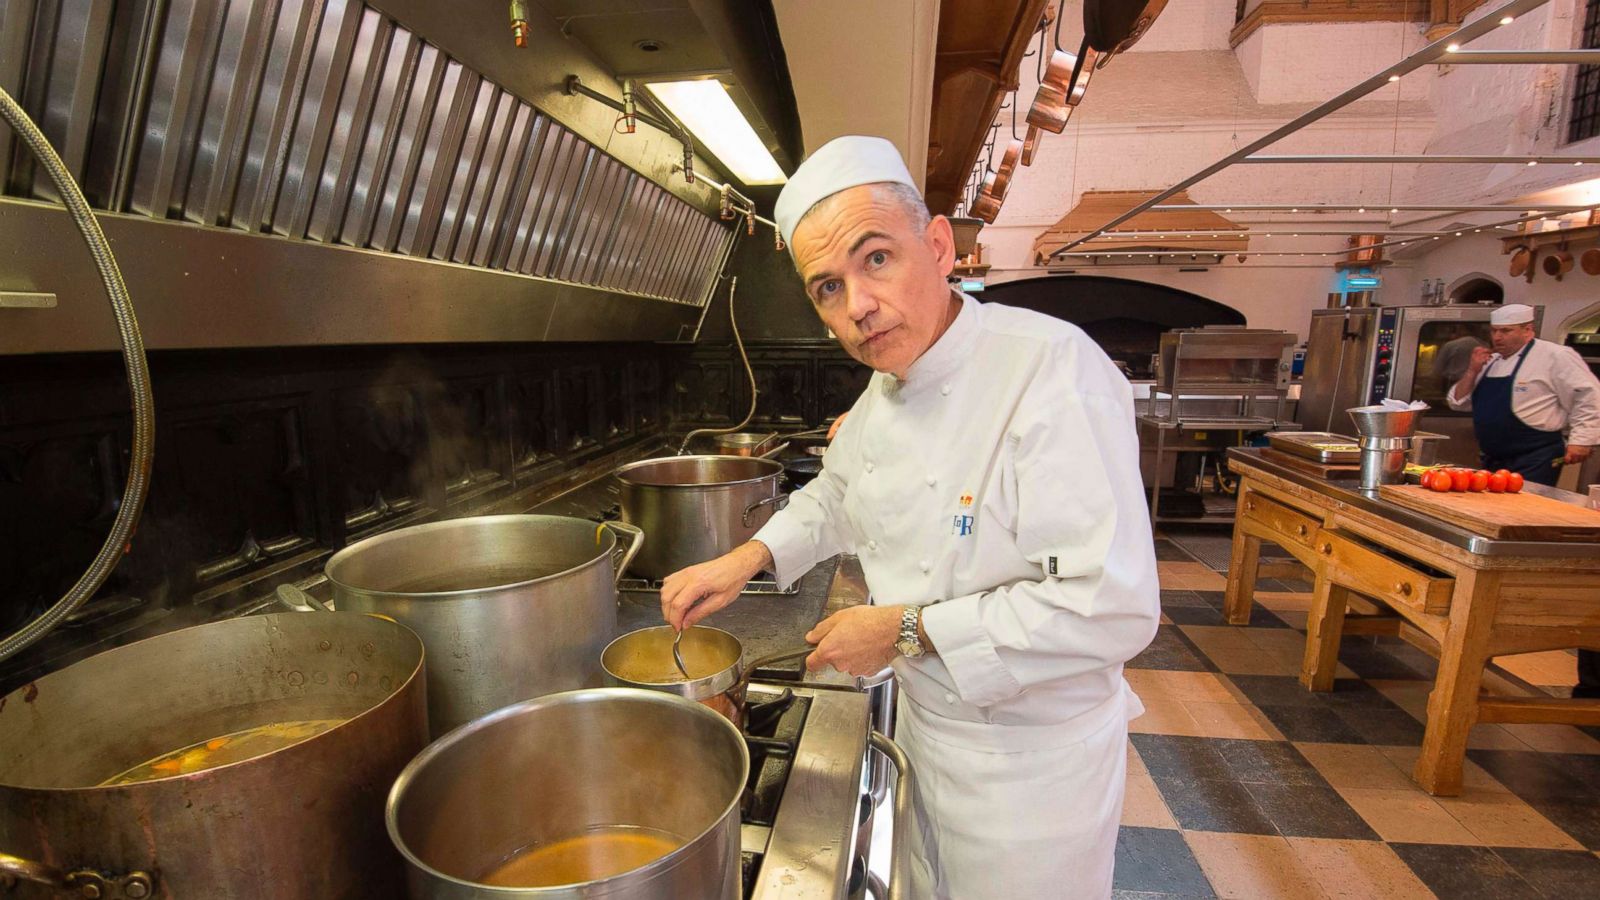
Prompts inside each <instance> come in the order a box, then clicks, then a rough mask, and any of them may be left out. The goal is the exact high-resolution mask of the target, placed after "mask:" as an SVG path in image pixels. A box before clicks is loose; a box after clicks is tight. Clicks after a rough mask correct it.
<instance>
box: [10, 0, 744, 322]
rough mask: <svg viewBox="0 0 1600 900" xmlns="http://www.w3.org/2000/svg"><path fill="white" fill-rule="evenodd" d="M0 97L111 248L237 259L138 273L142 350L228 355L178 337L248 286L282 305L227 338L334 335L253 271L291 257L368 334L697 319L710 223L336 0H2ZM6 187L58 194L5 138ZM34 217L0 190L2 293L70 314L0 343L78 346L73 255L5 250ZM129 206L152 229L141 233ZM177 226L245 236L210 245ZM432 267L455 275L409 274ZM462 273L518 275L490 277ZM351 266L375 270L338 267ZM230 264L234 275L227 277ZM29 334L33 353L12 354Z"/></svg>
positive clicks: (361, 8) (711, 263) (491, 87)
mask: <svg viewBox="0 0 1600 900" xmlns="http://www.w3.org/2000/svg"><path fill="white" fill-rule="evenodd" d="M505 39H506V40H509V37H507V38H505ZM0 86H3V87H5V88H6V89H7V90H8V91H11V92H12V93H13V94H14V95H15V96H17V97H18V98H19V99H21V100H22V102H23V103H24V105H25V106H26V107H27V108H28V109H29V111H30V113H32V114H33V115H34V116H35V117H36V118H37V119H38V121H39V122H40V124H41V126H42V127H43V129H44V131H45V133H46V135H47V136H48V137H50V139H51V140H52V142H53V143H54V144H55V145H56V146H57V147H58V148H59V150H60V151H61V153H62V155H63V157H64V159H65V160H66V162H67V164H68V166H69V167H70V168H71V169H72V170H73V172H74V174H75V175H76V176H77V177H78V178H79V180H80V181H81V182H82V183H83V184H84V186H85V189H86V193H87V194H88V195H89V197H90V199H91V202H93V203H94V204H95V205H96V206H97V207H100V208H102V209H106V210H108V211H110V212H115V213H123V214H126V215H124V216H119V217H117V225H116V227H115V230H116V231H117V232H118V233H120V234H123V235H125V236H126V237H125V240H124V242H123V244H122V246H120V247H119V248H118V249H119V250H126V249H130V248H137V249H138V251H139V252H154V253H166V254H171V255H174V256H176V257H180V258H182V257H189V258H190V259H191V260H192V259H193V257H195V256H196V255H201V254H212V253H220V252H223V251H222V250H221V249H219V248H222V247H226V248H227V252H230V253H232V254H234V258H233V262H234V263H235V264H234V265H231V266H217V265H204V264H202V265H200V266H198V267H199V268H202V269H206V270H208V271H210V272H211V273H212V274H214V275H215V276H216V277H219V278H221V279H223V281H222V283H217V282H211V283H208V284H206V285H204V289H205V295H204V297H193V296H190V295H189V291H190V288H189V287H188V286H186V285H185V284H184V283H182V282H179V283H173V282H165V283H162V282H154V281H150V280H146V281H143V282H141V281H140V280H139V279H138V277H137V276H138V275H139V273H140V272H141V271H144V270H146V269H149V270H152V271H162V270H165V269H169V268H171V266H160V265H157V266H141V265H137V264H136V265H134V266H132V269H133V270H134V271H133V272H132V273H130V276H129V278H130V287H131V288H132V289H133V291H134V296H135V302H136V303H137V304H139V305H140V308H141V311H142V310H144V309H147V308H149V306H150V305H151V304H174V305H175V306H176V307H177V308H175V309H174V310H171V311H169V312H168V313H162V312H160V311H156V312H154V314H153V316H152V320H153V321H155V322H163V323H171V326H170V327H166V328H161V327H158V328H157V329H156V330H155V331H154V332H152V333H151V334H150V335H149V338H150V344H151V346H153V347H163V346H228V345H230V344H228V343H221V344H219V343H217V340H218V339H219V338H218V336H217V335H216V333H215V332H212V333H211V334H196V333H190V332H189V331H187V330H185V329H184V328H182V327H181V326H182V323H183V322H185V321H188V320H190V319H191V318H192V317H190V316H187V315H184V314H183V308H184V307H185V306H188V305H194V304H198V303H206V304H210V305H215V304H217V303H229V302H244V300H242V299H241V298H246V297H247V298H248V302H251V303H258V304H259V303H267V304H268V305H269V306H277V305H279V303H280V302H281V303H284V304H289V305H288V306H286V307H285V308H284V310H283V314H282V315H277V316H260V317H258V318H260V319H261V320H262V321H261V322H260V324H261V325H262V326H264V327H266V328H267V331H266V332H265V333H263V332H262V331H261V330H260V329H259V328H255V329H252V330H251V331H250V332H249V333H248V334H247V335H244V336H242V337H241V336H233V337H226V338H220V339H222V340H228V341H239V340H243V341H244V342H245V343H249V344H257V345H274V344H304V343H321V342H325V341H327V340H329V338H330V335H329V329H328V328H326V327H311V326H309V325H307V323H306V322H305V321H304V320H305V317H306V316H307V315H308V314H317V313H313V312H312V311H311V310H308V309H306V308H305V307H304V306H303V305H296V304H297V301H295V300H293V299H290V298H283V299H282V300H281V301H280V300H276V299H274V295H273V285H271V284H270V283H268V284H265V285H263V284H259V283H255V282H256V281H258V280H259V278H260V277H261V276H262V272H263V270H264V269H269V268H270V267H271V266H272V265H280V264H282V261H284V260H293V261H295V264H296V265H300V266H306V267H310V268H312V269H316V270H318V271H319V273H321V274H320V275H319V278H320V283H323V284H325V285H326V286H327V290H328V292H329V294H330V296H329V297H327V298H324V300H325V301H326V303H333V304H336V303H350V304H353V306H352V307H351V308H350V309H351V311H354V310H359V311H360V314H361V315H364V316H369V317H370V316H371V315H372V313H373V312H375V311H381V310H382V309H383V308H384V307H383V301H384V300H385V299H387V300H388V301H389V302H390V303H391V304H393V305H392V306H391V309H392V314H391V315H388V316H383V315H379V316H377V317H376V318H369V320H368V321H366V322H365V323H363V324H364V326H365V330H364V331H363V332H362V334H361V335H360V337H361V339H362V340H361V342H368V343H371V342H383V341H388V340H393V341H414V340H458V341H459V340H542V339H642V338H654V339H662V340H676V339H682V338H683V337H684V336H685V329H684V326H685V324H688V325H689V326H691V327H690V329H689V332H690V333H692V330H693V328H692V326H693V325H695V324H697V323H698V320H699V315H700V310H701V307H703V306H704V304H705V302H706V298H707V297H708V295H709V292H710V289H711V287H712V284H713V281H714V279H715V277H716V273H717V271H718V270H719V269H720V267H721V265H722V262H723V260H724V258H725V256H726V253H727V250H728V247H729V245H730V243H731V240H732V232H731V230H730V229H728V228H727V227H724V226H723V224H722V223H720V222H719V221H717V220H716V219H715V218H714V217H712V216H709V215H706V214H705V213H703V212H701V211H700V210H699V209H697V208H695V207H694V206H692V205H691V204H689V203H688V202H686V201H684V200H683V199H680V198H679V197H677V196H675V195H673V194H672V193H670V192H668V191H667V190H665V189H663V188H662V187H661V186H660V185H658V184H656V183H655V182H653V181H651V180H650V179H649V178H647V177H645V176H644V175H641V174H640V173H638V172H636V171H634V170H633V169H631V168H629V167H628V166H626V165H624V164H623V163H621V162H619V161H617V160H616V159H614V158H613V157H611V156H609V155H607V154H606V153H605V152H603V151H601V150H600V149H599V148H597V147H596V146H594V145H593V144H591V143H589V142H588V141H586V140H584V139H583V138H581V137H579V136H578V135H577V134H575V133H574V132H573V131H571V130H569V129H568V128H566V127H564V126H563V125H561V124H560V123H558V122H556V121H555V120H553V119H551V118H550V117H549V116H547V115H545V114H544V113H543V112H541V111H540V110H538V109H536V108H535V107H533V106H532V105H531V104H529V103H528V102H526V101H525V100H523V99H522V98H520V97H518V96H515V95H513V94H512V93H510V92H508V91H507V90H505V89H503V88H502V87H501V86H500V85H498V84H496V83H494V82H491V81H489V80H487V79H485V78H483V77H481V76H480V75H479V74H478V73H477V72H475V71H473V70H472V69H471V68H470V67H468V66H467V65H464V64H463V63H462V62H461V61H459V60H457V59H454V58H452V57H451V56H450V55H449V54H447V53H446V52H444V51H443V50H441V49H440V48H439V47H437V46H435V45H434V44H431V43H429V42H428V41H427V40H425V39H423V38H422V37H420V36H419V35H417V34H416V33H414V32H412V31H410V30H408V29H407V28H405V27H404V26H402V25H400V24H398V23H397V22H396V21H394V20H393V19H392V18H390V17H389V16H387V15H385V14H384V13H382V12H380V11H378V10H376V9H373V8H371V7H369V6H366V5H364V4H362V3H359V2H352V0H165V2H159V0H150V2H147V3H144V4H139V3H123V4H116V3H113V2H111V0H0ZM664 149H665V148H664ZM0 180H3V184H4V187H5V193H7V194H9V195H12V196H14V197H21V198H33V199H42V200H51V199H54V198H53V196H52V193H51V191H50V190H49V187H48V184H47V182H46V181H45V179H44V178H43V176H42V174H41V173H38V172H36V170H35V166H34V165H33V161H32V159H31V157H29V156H28V155H27V154H26V152H25V151H21V152H19V149H18V148H17V146H16V145H15V142H14V140H13V139H11V138H10V136H9V135H7V136H5V138H3V139H0ZM30 206H31V204H17V203H15V202H11V201H0V243H7V244H9V245H11V246H12V247H13V252H12V253H11V254H10V255H9V256H8V255H5V254H3V253H0V288H9V289H24V288H33V289H39V290H47V291H49V290H55V291H57V292H58V293H61V294H62V295H63V307H62V310H60V311H48V310H47V311H42V314H41V315H40V316H37V317H33V319H32V320H31V321H30V320H29V319H28V318H27V317H18V316H9V317H8V318H7V320H6V324H7V325H12V326H18V327H20V328H21V329H22V331H21V332H17V331H15V330H13V334H12V337H11V338H10V339H7V338H3V337H0V352H42V351H46V350H68V349H93V348H94V346H93V345H94V341H93V340H91V339H90V338H88V337H86V336H79V337H77V338H74V337H72V332H73V331H74V321H75V320H76V319H79V318H82V316H77V315H70V314H69V313H70V312H71V310H70V309H69V307H68V304H67V300H66V293H65V292H64V291H62V290H60V289H59V283H60V282H62V281H63V280H65V281H67V282H70V283H76V282H77V279H76V278H74V277H71V276H64V275H63V274H62V270H63V269H64V268H66V267H70V266H73V265H77V263H75V262H74V257H73V256H72V255H71V252H70V251H67V252H58V253H57V254H53V255H56V256H59V259H57V260H56V261H55V262H53V263H52V264H51V265H42V264H40V263H38V261H37V260H35V259H33V258H32V254H31V252H29V253H25V252H22V251H20V250H18V249H17V248H19V247H29V248H33V249H38V245H39V243H40V240H41V238H40V235H39V234H38V232H37V230H36V229H38V228H44V229H45V230H46V231H47V232H49V231H51V230H52V229H51V226H50V222H49V219H50V217H49V214H48V213H47V212H44V211H40V210H38V209H37V208H27V207H30ZM139 217H143V218H147V219H159V220H168V221H167V222H164V223H162V224H161V225H155V223H151V225H152V226H153V230H151V231H150V232H149V233H146V232H145V230H144V229H142V228H141V227H140V225H139V223H138V222H137V218H139ZM63 218H64V216H63ZM172 220H177V221H180V222H188V223H192V225H195V226H203V230H207V231H209V230H214V229H228V230H230V231H233V232H236V233H244V234H247V235H250V238H249V239H247V240H244V241H222V242H220V243H219V241H218V240H217V239H216V238H215V237H213V236H211V235H206V234H203V233H199V232H200V231H201V229H192V228H183V227H178V228H174V227H172V225H171V224H169V223H170V222H171V221H172ZM41 223H42V224H41ZM24 229H34V230H31V231H25V230H24ZM265 235H274V236H277V237H278V238H280V239H282V238H286V239H289V240H290V241H292V242H298V243H304V244H310V245H317V244H321V245H327V247H328V249H329V250H332V249H333V248H335V247H340V248H353V249H356V250H366V251H377V252H378V253H380V254H383V255H384V257H385V258H383V259H376V260H375V259H372V258H370V257H369V258H365V259H362V260H361V262H360V265H359V266H355V265H351V264H349V263H350V261H351V260H352V257H350V256H349V255H347V254H339V253H337V252H335V253H334V254H333V255H327V256H325V255H323V254H314V255H308V254H306V253H303V252H299V251H297V250H296V251H289V250H287V249H286V248H282V247H270V246H268V245H269V244H272V243H274V242H273V241H271V239H270V238H264V237H262V236H265ZM240 255H242V256H243V259H242V260H241V259H240V258H239V257H240ZM362 255H363V256H367V255H366V254H362ZM258 257H259V258H258ZM269 259H270V260H272V262H271V263H270V264H269V262H268V260H269ZM424 261H429V262H424ZM208 262H210V261H209V260H208ZM439 264H453V265H449V266H447V267H446V269H445V270H444V271H427V272H424V271H423V270H422V269H421V268H419V267H423V266H436V265H439ZM458 266H464V267H469V268H472V269H480V270H488V271H490V272H496V273H509V274H510V275H511V276H521V277H517V278H516V279H515V283H511V284H507V283H501V282H500V281H499V280H498V279H494V280H491V281H489V282H486V281H485V280H484V279H483V278H481V277H478V278H474V277H470V276H469V275H468V273H465V272H462V271H461V270H460V269H458V268H457V267H458ZM374 267H376V268H378V269H379V270H383V272H384V274H383V276H382V277H380V278H378V279H376V281H377V282H379V283H386V284H390V285H391V286H392V284H393V283H395V282H399V283H412V282H415V283H419V284H426V285H429V286H430V287H431V288H432V289H433V290H437V291H440V292H441V293H440V294H439V295H430V296H426V297H418V296H415V295H413V296H410V297H406V298H405V299H404V304H405V306H404V309H400V308H397V307H398V305H399V304H400V303H401V299H400V298H398V297H395V296H394V295H393V294H392V293H391V294H389V295H388V297H387V298H379V297H363V296H361V295H362V293H363V292H370V291H372V290H374V289H375V288H374V287H373V285H374V281H373V280H372V279H371V278H370V275H371V270H372V269H373V268H374ZM180 268H184V269H188V268H190V267H189V266H187V265H185V266H180ZM355 269H362V270H364V271H365V272H366V274H367V276H368V277H365V278H354V277H345V276H346V273H349V272H352V271H354V270H355ZM229 271H234V272H237V273H239V275H238V277H239V278H240V279H241V281H240V283H238V284H230V283H229V275H228V272H229ZM486 274H487V273H486ZM527 276H531V277H527ZM151 277H152V278H153V277H154V275H152V276H151ZM245 279H250V280H251V283H244V280H245ZM485 284H492V285H493V287H492V288H491V289H489V293H490V294H493V295H494V296H493V297H492V298H490V299H489V300H487V301H486V303H488V304H489V305H490V306H494V307H495V310H496V311H495V312H494V314H492V315H487V316H483V317H481V318H480V317H478V308H477V307H476V306H475V305H474V304H473V303H472V302H471V301H472V299H473V296H474V292H475V291H482V290H484V288H483V285H485ZM585 289H587V290H585ZM229 298H231V299H229ZM91 299H92V298H91ZM519 302H527V303H528V304H529V305H530V307H531V308H533V309H545V308H547V307H549V306H550V305H551V304H554V305H555V306H557V307H560V306H561V305H562V304H570V303H577V304H581V305H585V306H586V307H588V306H592V307H596V308H598V309H612V310H619V309H626V308H627V307H629V306H631V305H633V304H640V303H642V304H652V305H658V304H661V303H663V302H664V303H668V304H673V305H677V306H679V307H680V308H681V307H684V306H686V307H689V309H683V310H682V312H681V313H678V314H670V313H669V314H666V315H660V314H657V313H654V312H650V313H647V314H644V315H637V314H626V313H625V314H624V315H623V318H625V319H628V320H630V321H650V322H657V323H660V324H659V327H657V328H653V329H645V330H644V332H643V333H640V331H639V329H632V330H629V329H621V330H620V333H619V332H616V331H608V330H607V329H606V328H605V324H606V320H605V317H598V318H597V317H596V316H595V315H594V314H593V312H594V311H593V310H587V311H563V310H561V309H559V308H557V309H556V310H555V311H554V313H550V312H548V310H547V311H546V313H545V315H544V316H543V317H542V318H540V317H538V316H536V317H535V318H537V319H538V322H537V323H536V324H528V325H526V326H525V327H512V328H511V330H510V331H509V332H508V331H507V330H506V329H507V323H508V322H515V321H516V319H517V318H518V317H517V315H516V305H517V304H518V303H519ZM507 303H509V304H511V306H510V307H506V306H505V304H507ZM419 304H420V305H421V306H423V307H429V308H431V307H437V306H441V305H442V307H443V308H441V309H435V310H433V311H432V312H430V313H429V314H428V315H426V316H425V318H427V319H430V320H434V319H439V318H448V317H450V316H455V317H456V318H458V319H460V321H457V322H453V323H452V326H451V327H449V328H447V329H445V330H444V332H443V333H441V335H440V336H429V335H428V334H425V333H419V330H418V329H417V328H415V327H412V326H405V325H402V324H400V323H397V322H395V321H392V320H395V319H398V318H401V317H403V316H405V315H411V314H413V313H414V312H415V311H416V309H417V306H418V305H419ZM77 308H78V309H80V310H86V309H87V307H85V306H81V305H80V306H79V307H77ZM323 309H324V312H323V313H321V314H323V315H327V314H334V312H335V310H330V309H327V307H326V306H324V307H323ZM52 312H55V313H57V314H56V315H55V317H54V320H53V321H52V320H51V318H50V314H51V313H52ZM339 314H347V313H339ZM554 321H568V322H587V323H590V324H591V325H592V326H593V333H587V332H585V331H583V330H581V329H580V330H574V331H572V332H559V330H558V333H555V334H552V331H551V328H550V327H549V326H550V323H551V322H554ZM7 330H8V329H7V328H4V327H0V333H3V332H6V331H7ZM92 330H95V329H91V331H92ZM99 330H101V331H103V329H99ZM24 333H26V334H31V335H32V336H33V337H34V338H37V339H38V340H39V341H42V343H37V342H36V343H31V344H24V343H22V337H21V335H23V334H24ZM444 335H448V336H444ZM345 337H347V336H345ZM341 339H343V338H341Z"/></svg>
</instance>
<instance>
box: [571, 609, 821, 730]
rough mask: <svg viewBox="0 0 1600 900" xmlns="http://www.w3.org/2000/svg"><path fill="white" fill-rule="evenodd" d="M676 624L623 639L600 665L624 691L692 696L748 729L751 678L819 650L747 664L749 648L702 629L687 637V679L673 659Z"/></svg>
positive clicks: (801, 650) (777, 655) (688, 632)
mask: <svg viewBox="0 0 1600 900" xmlns="http://www.w3.org/2000/svg"><path fill="white" fill-rule="evenodd" d="M676 636H677V632H676V631H674V630H673V628H672V626H671V625H657V626H656V627H654V628H641V629H639V630H638V631H630V632H629V633H627V634H625V635H623V636H621V637H619V638H617V639H616V640H614V641H612V642H611V645H610V646H608V647H606V650H605V653H603V654H602V655H601V657H600V665H601V666H602V667H603V668H604V669H605V670H606V675H608V676H609V677H610V678H611V681H612V682H613V683H615V684H618V685H620V686H622V687H632V688H643V689H645V690H650V691H664V692H666V693H669V694H677V695H678V696H680V697H687V698H688V699H690V700H693V701H695V702H696V703H700V704H703V705H705V706H707V707H710V708H711V709H713V710H716V711H717V712H718V713H720V714H721V715H722V716H724V717H725V718H727V720H728V721H730V722H732V723H734V724H735V725H738V726H739V727H741V728H743V727H744V699H745V692H746V690H747V689H748V688H749V687H750V676H751V675H752V674H754V673H755V671H756V670H757V669H760V668H762V667H763V666H770V665H773V664H774V663H780V662H788V661H789V660H791V659H798V658H799V657H802V656H807V655H809V654H810V653H811V651H812V650H815V649H816V648H815V647H810V646H807V647H798V648H795V649H793V650H786V651H784V652H782V653H775V654H773V655H771V656H764V657H762V658H761V659H758V660H756V661H755V662H753V663H751V664H750V665H748V666H746V665H744V646H743V645H742V644H740V643H739V639H738V638H736V637H734V636H733V635H731V634H729V633H728V632H726V631H723V630H722V629H720V628H711V627H709V626H706V625H696V626H694V627H692V628H688V629H685V630H684V632H683V643H682V645H681V649H682V650H683V659H684V663H685V664H686V665H687V666H688V669H689V677H688V678H684V677H683V674H682V673H680V672H679V671H678V668H677V665H676V664H675V663H674V662H673V660H672V639H673V638H674V637H676Z"/></svg>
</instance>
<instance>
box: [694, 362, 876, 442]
mask: <svg viewBox="0 0 1600 900" xmlns="http://www.w3.org/2000/svg"><path fill="white" fill-rule="evenodd" d="M745 348H746V350H747V351H748V352H749V355H750V368H751V369H752V370H754V372H755V376H756V390H757V393H758V395H759V397H760V402H759V403H758V404H757V406H756V415H755V418H754V419H753V420H752V422H751V427H771V428H782V429H793V428H797V427H800V426H804V427H806V428H815V427H818V426H820V425H822V424H823V423H824V422H826V421H828V420H829V419H832V418H833V417H834V416H837V415H838V414H840V413H842V412H844V411H846V410H848V409H849V408H850V406H851V404H853V403H855V401H856V397H858V396H860V394H861V391H862V389H864V388H865V387H866V385H867V379H868V378H870V377H871V376H872V371H871V370H870V369H868V368H867V367H866V366H863V365H862V364H860V363H858V362H856V361H855V360H853V359H851V358H850V357H849V356H847V355H846V354H845V352H844V351H843V350H841V349H840V348H839V345H838V344H837V343H835V342H833V341H758V342H747V343H746V344H745ZM672 402H673V406H672V412H673V416H674V417H675V418H676V420H677V421H680V422H683V423H692V424H695V425H732V424H733V423H735V422H737V421H739V420H740V419H742V418H744V415H745V413H746V412H748V411H749V408H750V381H749V378H748V377H747V376H746V375H745V371H744V365H743V363H742V362H740V360H739V354H738V351H737V349H736V348H735V347H734V346H733V344H731V343H729V344H701V345H699V346H697V347H696V348H695V349H694V352H693V353H691V354H690V355H689V357H688V359H687V360H686V361H685V362H684V363H683V365H682V367H681V368H680V369H679V370H678V376H677V378H676V380H675V383H674V385H673V392H672Z"/></svg>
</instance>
